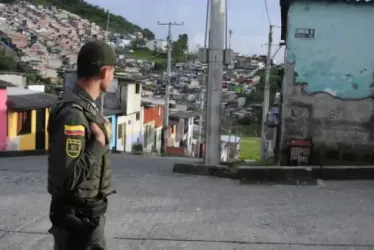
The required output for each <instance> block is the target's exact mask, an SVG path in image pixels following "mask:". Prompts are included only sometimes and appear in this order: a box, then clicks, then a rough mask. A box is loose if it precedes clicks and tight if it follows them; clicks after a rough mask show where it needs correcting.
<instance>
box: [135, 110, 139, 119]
mask: <svg viewBox="0 0 374 250" xmlns="http://www.w3.org/2000/svg"><path fill="white" fill-rule="evenodd" d="M135 118H136V120H137V121H139V120H140V112H137V113H136V115H135Z"/></svg>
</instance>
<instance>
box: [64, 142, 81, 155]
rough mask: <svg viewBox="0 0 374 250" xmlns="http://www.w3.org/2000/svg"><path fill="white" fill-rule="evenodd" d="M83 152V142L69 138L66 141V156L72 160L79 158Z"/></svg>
mask: <svg viewBox="0 0 374 250" xmlns="http://www.w3.org/2000/svg"><path fill="white" fill-rule="evenodd" d="M81 151H82V142H81V140H79V139H71V138H68V139H67V140H66V155H67V156H69V157H70V158H73V159H74V158H77V157H78V156H79V155H80V153H81Z"/></svg>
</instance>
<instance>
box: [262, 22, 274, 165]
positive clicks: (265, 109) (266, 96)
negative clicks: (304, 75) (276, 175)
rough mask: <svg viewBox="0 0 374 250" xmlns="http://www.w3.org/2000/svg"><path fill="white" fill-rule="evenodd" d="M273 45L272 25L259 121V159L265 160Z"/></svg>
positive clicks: (271, 27) (271, 26)
mask: <svg viewBox="0 0 374 250" xmlns="http://www.w3.org/2000/svg"><path fill="white" fill-rule="evenodd" d="M272 43H273V25H270V26H269V37H268V54H267V57H266V69H265V82H264V84H265V86H264V103H263V105H262V121H261V159H265V158H266V125H265V122H266V114H267V112H268V111H269V102H270V84H269V80H270V69H271V59H272V56H271V46H272Z"/></svg>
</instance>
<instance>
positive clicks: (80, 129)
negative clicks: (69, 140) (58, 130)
mask: <svg viewBox="0 0 374 250" xmlns="http://www.w3.org/2000/svg"><path fill="white" fill-rule="evenodd" d="M84 132H85V128H84V126H82V125H74V126H70V125H65V135H68V136H72V135H77V136H84V135H85V133H84Z"/></svg>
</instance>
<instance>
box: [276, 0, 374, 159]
mask: <svg viewBox="0 0 374 250" xmlns="http://www.w3.org/2000/svg"><path fill="white" fill-rule="evenodd" d="M280 5H281V18H282V32H281V33H282V34H281V39H282V40H284V41H285V42H286V50H285V60H284V77H283V83H282V99H283V103H282V109H281V111H282V112H281V116H282V118H281V124H282V125H281V132H282V136H281V149H282V152H284V153H283V156H282V160H283V159H285V160H287V161H289V160H290V157H289V156H288V154H286V153H287V151H286V150H287V147H288V146H287V145H288V144H289V143H291V141H292V142H295V143H296V142H298V143H299V144H301V142H303V144H304V145H310V142H311V145H313V148H312V155H313V157H312V158H311V159H312V161H311V162H310V163H311V164H313V165H325V164H340V165H358V164H371V165H372V164H373V163H374V157H373V151H374V140H373V138H374V126H373V125H374V119H373V118H374V99H373V94H374V81H373V76H374V56H373V54H372V52H373V51H374V43H373V40H374V32H371V31H370V30H372V24H373V23H374V1H359V0H357V1H349V0H339V1H338V0H318V1H317V0H310V1H302V0H293V1H289V0H280ZM305 140H308V141H309V143H307V142H305ZM298 151H299V152H300V153H298V155H295V156H293V157H292V159H297V161H299V160H300V161H301V160H303V159H304V158H307V157H308V155H306V154H307V152H308V150H307V149H305V148H304V149H303V148H301V147H300V150H298ZM292 152H296V151H292ZM308 154H309V153H308ZM283 163H284V164H287V163H286V162H283Z"/></svg>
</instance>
